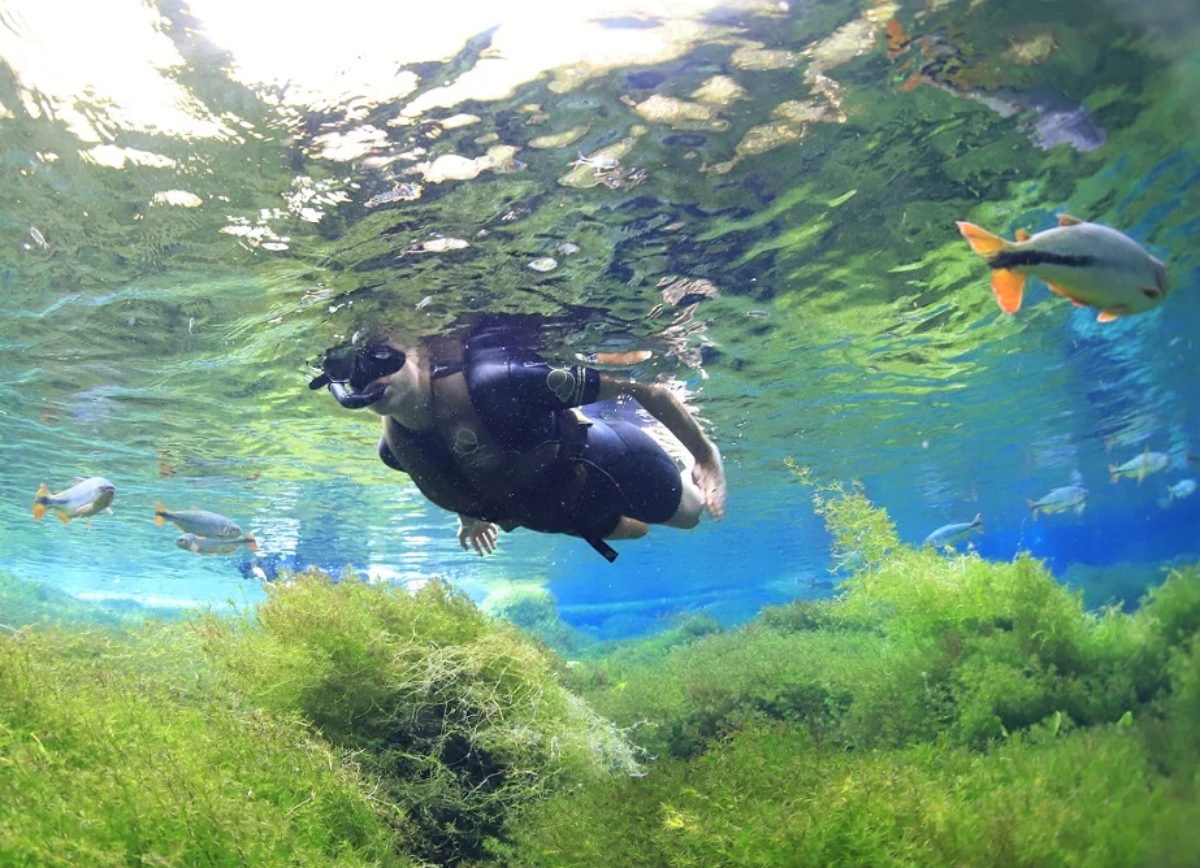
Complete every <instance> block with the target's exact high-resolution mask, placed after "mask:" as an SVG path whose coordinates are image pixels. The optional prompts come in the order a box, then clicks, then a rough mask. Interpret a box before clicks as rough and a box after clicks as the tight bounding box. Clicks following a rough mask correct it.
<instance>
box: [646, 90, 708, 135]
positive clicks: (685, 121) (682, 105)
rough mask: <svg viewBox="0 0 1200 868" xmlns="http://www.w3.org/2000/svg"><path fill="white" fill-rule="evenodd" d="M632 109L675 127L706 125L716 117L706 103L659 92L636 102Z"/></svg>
mask: <svg viewBox="0 0 1200 868" xmlns="http://www.w3.org/2000/svg"><path fill="white" fill-rule="evenodd" d="M633 111H634V113H635V114H637V115H638V117H641V118H645V119H646V120H648V121H659V122H660V123H665V124H669V125H670V126H672V127H676V128H678V127H685V128H686V127H695V126H696V125H698V124H699V125H702V126H707V125H708V124H709V123H710V122H711V121H713V120H714V118H715V117H716V116H715V115H714V114H713V110H712V109H711V108H709V107H708V106H706V105H701V104H700V103H695V102H688V101H687V100H682V99H678V98H676V97H673V96H662V95H660V94H654V95H653V96H651V97H648V98H647V99H645V100H643V101H642V102H640V103H638V104H637V105H636V106H634V107H633Z"/></svg>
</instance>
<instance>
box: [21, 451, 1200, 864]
mask: <svg viewBox="0 0 1200 868" xmlns="http://www.w3.org/2000/svg"><path fill="white" fill-rule="evenodd" d="M793 472H794V473H796V474H797V476H798V477H800V479H801V480H802V481H803V482H805V483H806V484H807V485H808V486H809V487H810V489H811V491H812V493H813V495H814V504H815V507H816V509H817V511H818V513H819V514H821V515H822V516H823V517H824V518H825V519H826V521H827V524H828V527H829V530H830V534H831V537H832V539H833V541H834V545H835V548H838V549H840V550H843V551H845V552H849V551H851V550H853V551H856V552H858V553H859V557H858V558H857V559H855V560H854V561H853V573H852V575H850V577H849V578H847V579H846V581H845V582H844V583H843V586H842V589H841V592H840V593H839V594H838V596H837V597H835V598H834V599H831V600H822V601H798V602H794V603H791V604H788V605H785V606H779V607H772V608H768V609H767V610H765V611H764V612H763V613H762V615H761V616H760V617H758V618H756V619H754V620H753V621H751V622H749V623H747V624H745V625H743V626H741V627H738V628H736V629H730V630H725V629H722V628H721V627H720V625H719V624H718V623H717V622H715V620H713V619H712V618H709V617H705V616H703V615H700V616H694V617H691V618H686V619H683V620H680V621H679V622H678V623H676V624H675V625H673V626H672V627H671V628H670V629H668V630H665V631H663V633H661V634H659V635H656V636H653V637H649V638H648V639H646V640H643V641H640V642H636V643H631V644H625V645H622V646H615V645H612V644H607V645H600V644H592V645H589V646H587V647H576V648H574V649H572V648H568V649H566V650H575V651H578V652H579V653H578V654H577V655H576V656H575V657H574V659H573V660H572V661H570V665H566V664H565V663H564V661H563V660H562V659H561V658H559V657H557V656H556V655H554V654H553V653H552V652H550V651H549V650H547V648H546V645H545V644H544V643H543V642H542V641H538V642H534V641H531V640H530V639H527V638H525V637H524V636H523V635H522V634H521V633H520V632H518V630H517V628H516V627H515V626H513V625H512V624H509V623H507V622H506V621H503V620H499V619H496V618H493V617H490V616H488V615H487V614H485V613H483V612H482V611H480V610H479V609H478V608H476V607H475V606H474V605H473V604H472V603H471V602H470V601H469V600H468V599H467V598H466V597H464V596H463V595H461V594H459V593H457V592H455V591H453V590H452V589H451V588H449V587H448V586H446V585H444V584H442V583H439V582H433V583H430V584H429V585H427V586H425V587H423V588H421V589H420V590H418V591H416V592H415V593H408V592H405V591H400V590H397V589H390V588H386V587H379V586H371V585H367V584H363V583H360V582H356V581H352V580H351V579H350V577H349V576H347V577H344V578H343V580H342V581H340V582H334V581H333V580H332V579H330V578H329V577H328V576H325V575H324V574H321V573H319V572H317V571H310V572H309V573H306V574H295V575H289V576H285V577H284V579H283V580H282V581H280V582H278V583H276V584H275V585H274V586H273V587H272V589H271V590H270V592H269V594H268V598H267V600H266V601H265V602H263V603H261V604H259V605H258V606H256V607H254V608H253V609H248V610H246V611H244V612H240V613H238V614H236V615H234V616H228V615H226V616H220V615H217V614H208V615H203V616H199V617H196V618H193V619H191V620H189V621H187V622H184V623H156V622H147V623H145V624H142V625H139V626H136V627H129V626H127V627H125V628H124V629H121V630H116V631H114V630H111V629H109V630H106V631H102V632H100V631H82V632H80V631H74V632H71V631H67V630H65V629H63V628H62V627H60V626H49V627H47V626H41V627H39V626H29V627H23V628H20V629H10V630H7V631H4V633H3V635H0V682H2V686H3V688H4V689H3V690H0V786H3V787H4V788H5V791H6V792H9V793H12V794H15V797H14V798H10V799H7V800H5V801H4V802H3V803H2V805H0V817H2V819H3V821H4V822H3V823H0V829H2V830H3V831H2V832H0V857H3V859H4V861H5V864H14V865H26V864H28V865H33V864H63V865H66V864H80V863H81V862H86V863H88V864H98V865H104V864H129V863H130V862H131V861H135V860H137V861H140V862H141V863H143V864H177V865H191V864H219V865H225V864H229V865H244V864H245V865H248V864H254V865H276V864H278V865H284V864H288V865H293V864H307V865H314V866H316V865H326V864H328V865H335V864H336V865H398V866H402V865H410V864H411V865H417V864H420V865H429V864H440V865H475V866H482V865H488V864H497V865H500V864H503V865H509V866H518V865H519V866H583V865H587V866H595V868H603V866H606V865H613V866H618V865H620V866H641V865H645V866H681V868H682V866H694V865H714V864H720V865H730V866H741V865H746V866H750V865H778V864H789V865H814V866H816V865H829V864H871V865H897V866H899V865H911V866H917V865H921V866H936V865H980V866H984V865H996V864H1038V865H1114V866H1115V865H1128V864H1156V865H1168V866H1172V865H1181V866H1182V865H1186V864H1189V861H1188V860H1189V859H1191V858H1192V855H1193V854H1194V852H1195V848H1196V846H1197V845H1198V844H1200V841H1198V840H1197V837H1196V833H1195V831H1194V830H1195V829H1196V828H1197V821H1198V820H1200V807H1198V805H1200V800H1198V796H1200V793H1198V791H1197V785H1198V780H1200V779H1198V778H1197V773H1198V770H1200V727H1198V726H1197V725H1196V723H1195V721H1196V720H1197V715H1198V714H1200V643H1197V641H1196V636H1197V635H1198V634H1200V571H1198V570H1197V568H1196V567H1188V568H1179V569H1175V570H1172V571H1171V572H1170V574H1169V575H1168V576H1167V578H1166V580H1165V581H1164V582H1163V583H1162V585H1161V586H1160V587H1157V588H1155V589H1154V590H1152V591H1151V592H1150V593H1149V594H1147V596H1146V597H1145V599H1144V600H1143V601H1142V605H1141V606H1140V607H1139V608H1138V609H1137V610H1136V611H1133V612H1124V611H1121V610H1119V609H1117V608H1115V607H1110V608H1103V609H1098V610H1093V609H1087V608H1085V606H1084V605H1083V601H1082V596H1081V594H1080V593H1079V592H1078V591H1075V590H1072V589H1070V588H1067V587H1064V586H1062V585H1060V584H1058V583H1057V582H1055V580H1054V579H1053V577H1052V576H1050V574H1049V573H1048V572H1047V571H1046V570H1045V568H1044V566H1043V565H1041V564H1040V563H1039V562H1038V561H1036V560H1035V559H1033V558H1031V557H1028V556H1026V555H1022V556H1020V557H1018V558H1016V559H1015V560H1014V561H1012V562H1010V563H994V562H987V561H983V560H981V559H980V558H978V557H977V556H974V555H950V556H947V555H941V554H937V553H935V552H933V551H931V550H929V549H928V548H921V549H915V548H910V547H908V546H905V545H903V544H902V543H901V542H900V541H899V539H898V536H897V534H896V532H895V528H894V527H893V526H892V524H891V522H890V520H889V518H888V516H887V514H886V512H885V511H883V510H881V509H879V508H877V507H875V506H874V505H872V504H871V502H870V501H869V500H868V499H867V497H866V493H865V491H864V489H863V488H862V487H861V486H858V485H849V486H843V485H836V484H833V485H830V484H825V485H821V484H817V483H815V482H814V474H813V473H812V472H811V471H807V472H806V471H804V470H802V469H801V468H799V467H798V466H795V465H793ZM850 546H853V547H854V548H853V549H850V548H849V547H850ZM847 568H848V569H849V568H850V567H849V566H848V567H847ZM6 593H7V597H8V598H10V599H20V598H21V595H22V594H25V595H28V593H29V592H27V591H24V590H22V589H19V588H17V589H16V591H13V590H12V589H10V591H9V592H6ZM498 602H499V603H500V605H498V606H497V607H496V609H497V612H498V613H500V614H507V615H508V616H509V618H510V619H511V620H515V621H517V622H520V623H521V624H522V625H523V626H524V627H525V628H526V629H528V630H530V631H531V632H532V633H534V634H537V633H539V632H544V633H545V632H546V631H548V633H547V635H548V637H549V638H550V639H553V638H554V637H555V636H556V635H557V634H556V631H557V629H558V624H559V623H560V622H557V620H556V614H555V612H554V611H553V598H552V597H551V596H550V595H549V594H547V593H530V592H528V591H527V590H526V591H524V592H521V593H513V594H511V595H510V598H509V599H508V600H507V603H505V602H504V601H503V600H500V601H498ZM52 604H53V601H51V603H50V604H48V605H52ZM31 620H33V621H38V622H40V623H51V624H53V623H55V621H56V619H55V618H53V617H38V618H33V619H31Z"/></svg>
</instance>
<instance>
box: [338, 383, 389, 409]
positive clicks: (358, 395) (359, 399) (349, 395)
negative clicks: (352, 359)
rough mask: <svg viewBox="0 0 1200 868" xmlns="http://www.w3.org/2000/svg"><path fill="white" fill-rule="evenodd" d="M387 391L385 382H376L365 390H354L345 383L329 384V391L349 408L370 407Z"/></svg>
mask: <svg viewBox="0 0 1200 868" xmlns="http://www.w3.org/2000/svg"><path fill="white" fill-rule="evenodd" d="M385 391H387V386H385V385H384V384H383V383H375V384H374V385H373V386H369V387H367V389H366V391H363V392H352V391H350V390H349V389H347V388H346V384H345V383H330V384H329V393H330V394H331V395H333V397H334V398H336V399H337V402H338V403H339V404H341V405H342V406H343V407H345V408H346V409H347V410H361V409H362V408H363V407H370V406H371V405H372V404H374V403H375V402H376V401H378V400H379V399H380V398H382V397H383V393H384V392H385Z"/></svg>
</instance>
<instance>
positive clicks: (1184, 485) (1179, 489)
mask: <svg viewBox="0 0 1200 868" xmlns="http://www.w3.org/2000/svg"><path fill="white" fill-rule="evenodd" d="M1195 493H1196V480H1194V479H1181V480H1179V481H1178V482H1176V483H1175V484H1174V485H1172V486H1170V487H1169V488H1168V489H1167V494H1168V495H1169V496H1170V498H1171V500H1183V499H1184V498H1185V497H1191V496H1192V495H1193V494H1195Z"/></svg>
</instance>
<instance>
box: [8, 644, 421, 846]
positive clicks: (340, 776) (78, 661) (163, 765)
mask: <svg viewBox="0 0 1200 868" xmlns="http://www.w3.org/2000/svg"><path fill="white" fill-rule="evenodd" d="M139 639H140V640H142V641H139ZM196 652H197V649H196V647H195V643H194V642H188V641H186V637H185V636H184V635H183V634H182V633H180V632H179V631H178V629H177V628H176V629H171V630H167V629H164V630H160V631H147V633H145V634H143V635H142V636H140V637H138V636H133V635H124V636H122V635H113V634H107V633H105V634H102V633H84V634H77V633H67V632H61V631H57V630H55V631H47V632H40V631H33V630H25V631H19V632H17V633H15V634H6V635H0V788H2V789H3V791H4V792H5V794H6V796H5V798H4V799H0V863H2V864H4V865H12V866H34V865H38V866H50V865H62V866H75V865H94V866H106V865H114V866H115V865H261V866H275V865H280V866H282V865H311V866H322V865H328V866H334V865H337V866H358V865H361V866H368V865H393V866H405V865H410V864H412V863H411V862H410V861H409V860H408V858H407V857H405V856H404V855H403V852H402V849H401V848H398V847H397V843H396V839H395V835H394V832H393V831H392V830H391V829H390V828H389V826H388V824H387V823H385V822H383V821H381V818H380V816H379V812H378V809H377V804H376V803H375V802H374V801H373V800H372V799H371V798H370V796H369V792H370V789H369V786H368V782H367V781H366V780H364V779H363V777H362V776H361V772H360V769H359V767H358V764H357V763H355V762H353V760H352V758H350V757H349V756H346V755H341V754H338V753H337V752H335V751H333V750H331V749H330V748H329V746H328V745H326V744H324V743H323V742H322V741H321V740H320V739H319V738H314V737H313V735H312V733H311V732H310V730H309V729H308V727H307V726H306V725H305V724H304V723H303V722H302V721H300V720H298V719H296V718H295V717H292V716H284V715H271V714H267V713H263V712H261V711H258V710H255V709H241V708H237V707H234V706H232V705H231V703H230V702H229V698H228V696H227V695H222V693H221V691H219V690H218V691H213V689H212V688H213V684H212V683H211V681H209V680H208V679H207V678H206V677H205V676H204V675H203V673H202V671H201V670H202V669H203V664H202V663H201V665H200V667H199V668H197V667H196V666H195V665H194V663H193V662H189V661H195V659H196Z"/></svg>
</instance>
